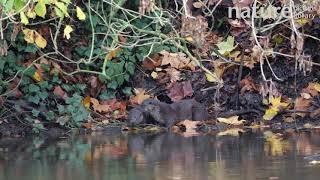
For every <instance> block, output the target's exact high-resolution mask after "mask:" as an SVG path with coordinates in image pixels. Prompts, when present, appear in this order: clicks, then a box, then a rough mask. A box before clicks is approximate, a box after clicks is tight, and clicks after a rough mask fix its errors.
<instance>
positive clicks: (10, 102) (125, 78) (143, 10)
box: [0, 0, 320, 133]
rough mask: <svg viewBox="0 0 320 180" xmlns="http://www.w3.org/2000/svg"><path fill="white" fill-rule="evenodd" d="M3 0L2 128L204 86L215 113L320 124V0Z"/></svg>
mask: <svg viewBox="0 0 320 180" xmlns="http://www.w3.org/2000/svg"><path fill="white" fill-rule="evenodd" d="M0 5H1V6H0V123H1V125H0V126H2V127H1V128H0V129H1V132H4V131H8V129H10V130H13V131H14V130H17V129H19V131H20V130H21V131H23V132H25V131H33V132H36V133H37V132H40V131H45V130H47V129H50V128H52V127H59V128H66V129H68V128H75V127H76V128H79V127H84V128H86V129H96V128H97V126H99V125H108V124H110V123H122V122H126V118H127V111H128V109H130V108H131V107H134V106H135V105H138V104H141V103H142V102H143V101H144V100H145V99H148V98H157V99H159V100H160V101H163V102H167V103H171V102H179V101H180V100H182V99H188V98H194V99H196V100H197V101H199V102H201V103H202V104H204V105H206V107H207V110H208V112H209V113H210V117H211V119H210V122H208V123H209V124H212V123H215V122H216V120H217V119H218V120H219V119H220V121H221V122H223V123H226V124H231V125H237V126H238V125H242V124H244V125H249V126H250V125H252V126H253V125H268V124H269V125H275V124H276V125H279V123H280V125H279V126H281V123H285V124H286V125H287V124H291V125H292V126H294V127H296V126H297V124H302V126H304V127H307V126H308V127H315V126H317V125H318V121H317V119H318V118H319V116H320V98H319V97H320V96H319V92H320V83H319V82H320V81H319V77H320V74H319V73H320V72H319V71H318V70H319V65H320V62H319V56H320V54H319V51H318V49H319V41H320V28H319V26H320V18H319V14H320V4H319V2H318V1H315V0H307V1H304V2H300V1H293V0H275V1H257V0H226V1H222V0H202V1H197V0H188V1H187V0H175V1H168V0H130V1H127V0H95V1H93V0H87V1H78V0H0ZM251 9H255V10H256V12H257V14H250V13H249V12H251ZM249 10H250V11H249ZM239 122H241V123H239ZM306 123H307V124H306ZM182 125H184V126H186V127H187V129H188V127H189V126H190V127H189V128H191V129H192V128H193V127H194V126H195V124H194V123H191V122H185V123H184V124H182ZM281 128H284V126H281Z"/></svg>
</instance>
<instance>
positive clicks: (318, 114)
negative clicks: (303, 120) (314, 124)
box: [310, 108, 320, 119]
mask: <svg viewBox="0 0 320 180" xmlns="http://www.w3.org/2000/svg"><path fill="white" fill-rule="evenodd" d="M310 117H311V118H312V119H316V118H319V117H320V108H318V109H316V110H314V111H313V112H312V113H311V114H310Z"/></svg>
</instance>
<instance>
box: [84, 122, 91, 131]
mask: <svg viewBox="0 0 320 180" xmlns="http://www.w3.org/2000/svg"><path fill="white" fill-rule="evenodd" d="M82 126H83V127H84V128H86V129H91V127H92V123H91V122H88V123H82Z"/></svg>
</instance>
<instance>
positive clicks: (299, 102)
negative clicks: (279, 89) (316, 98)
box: [294, 97, 311, 117]
mask: <svg viewBox="0 0 320 180" xmlns="http://www.w3.org/2000/svg"><path fill="white" fill-rule="evenodd" d="M310 106H311V100H310V99H304V98H303V97H298V98H297V99H296V101H295V104H294V109H295V110H299V111H306V110H308V108H309V107H310ZM296 114H297V115H299V116H301V117H304V116H305V115H306V113H296Z"/></svg>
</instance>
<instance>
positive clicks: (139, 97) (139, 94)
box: [130, 88, 150, 104]
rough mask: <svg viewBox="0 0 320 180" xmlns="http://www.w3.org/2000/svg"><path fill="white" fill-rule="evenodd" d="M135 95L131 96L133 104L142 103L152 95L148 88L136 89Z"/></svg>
mask: <svg viewBox="0 0 320 180" xmlns="http://www.w3.org/2000/svg"><path fill="white" fill-rule="evenodd" d="M134 93H135V96H133V97H131V98H130V102H131V103H132V104H141V103H142V102H143V101H144V100H146V99H149V98H150V95H148V94H146V90H145V89H142V88H138V89H134Z"/></svg>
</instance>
